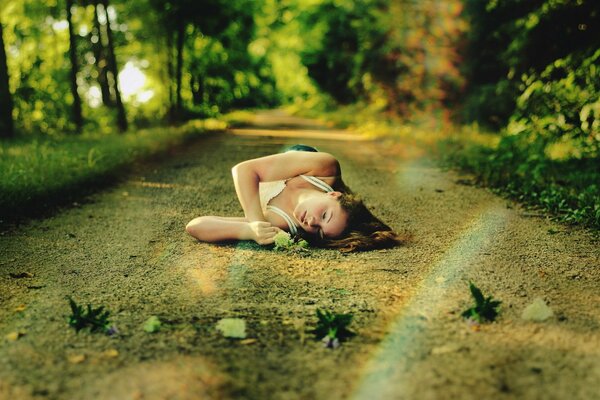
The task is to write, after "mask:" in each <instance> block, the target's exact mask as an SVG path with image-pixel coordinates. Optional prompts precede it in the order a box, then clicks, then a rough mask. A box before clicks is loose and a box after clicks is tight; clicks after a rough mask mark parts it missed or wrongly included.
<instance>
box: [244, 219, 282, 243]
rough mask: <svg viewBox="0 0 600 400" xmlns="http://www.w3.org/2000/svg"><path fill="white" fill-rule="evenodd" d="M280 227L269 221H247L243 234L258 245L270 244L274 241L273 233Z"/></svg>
mask: <svg viewBox="0 0 600 400" xmlns="http://www.w3.org/2000/svg"><path fill="white" fill-rule="evenodd" d="M280 231H281V229H279V228H277V227H276V226H273V225H271V224H270V223H269V222H264V221H254V222H248V224H247V232H246V234H245V235H244V236H245V239H247V240H254V241H255V242H256V243H258V244H260V245H265V244H271V243H273V242H274V241H275V235H277V233H278V232H280Z"/></svg>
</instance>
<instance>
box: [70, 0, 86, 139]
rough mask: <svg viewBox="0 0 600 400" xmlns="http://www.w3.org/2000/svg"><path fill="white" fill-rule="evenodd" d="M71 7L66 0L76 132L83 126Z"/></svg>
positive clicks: (71, 3)
mask: <svg viewBox="0 0 600 400" xmlns="http://www.w3.org/2000/svg"><path fill="white" fill-rule="evenodd" d="M71 7H73V0H67V22H68V24H69V59H70V60H71V74H70V79H71V95H72V96H73V111H72V112H73V122H74V123H75V126H76V127H77V133H80V132H81V128H82V127H83V115H82V114H81V98H80V97H79V93H78V92H77V72H78V71H79V66H78V64H77V43H76V41H75V34H74V33H73V22H72V18H71Z"/></svg>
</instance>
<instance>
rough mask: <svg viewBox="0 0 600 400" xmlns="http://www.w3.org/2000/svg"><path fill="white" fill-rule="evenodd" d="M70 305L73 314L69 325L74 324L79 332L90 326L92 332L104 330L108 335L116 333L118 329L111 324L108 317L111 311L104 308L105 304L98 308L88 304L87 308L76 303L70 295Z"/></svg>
mask: <svg viewBox="0 0 600 400" xmlns="http://www.w3.org/2000/svg"><path fill="white" fill-rule="evenodd" d="M68 300H69V305H70V306H71V312H72V314H71V315H70V316H69V325H70V326H72V327H73V328H74V329H75V331H76V332H77V333H79V331H80V330H82V329H85V328H89V329H90V332H103V333H106V334H107V335H114V334H115V333H117V330H116V328H115V327H114V326H111V325H110V321H109V320H108V317H109V315H110V312H109V311H105V310H104V306H100V307H98V308H94V307H92V305H91V304H88V305H87V307H86V308H84V307H83V306H80V305H78V304H77V303H75V300H73V299H72V298H71V297H68Z"/></svg>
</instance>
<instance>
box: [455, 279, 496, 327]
mask: <svg viewBox="0 0 600 400" xmlns="http://www.w3.org/2000/svg"><path fill="white" fill-rule="evenodd" d="M469 288H470V289H471V294H472V295H473V298H474V299H475V306H473V307H470V308H468V309H467V310H465V311H464V312H463V313H462V316H463V317H464V318H468V319H471V320H473V321H476V322H478V323H481V322H492V321H494V320H495V319H496V317H497V316H498V306H499V305H500V303H501V301H499V300H493V299H492V296H489V297H487V298H486V297H484V296H483V293H481V290H479V288H478V287H477V286H475V285H474V284H473V282H469Z"/></svg>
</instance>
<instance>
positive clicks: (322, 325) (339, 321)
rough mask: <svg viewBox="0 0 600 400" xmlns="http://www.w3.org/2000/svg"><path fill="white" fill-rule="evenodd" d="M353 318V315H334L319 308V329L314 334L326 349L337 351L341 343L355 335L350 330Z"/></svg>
mask: <svg viewBox="0 0 600 400" xmlns="http://www.w3.org/2000/svg"><path fill="white" fill-rule="evenodd" d="M352 317H353V315H352V314H334V313H332V312H331V311H327V310H325V311H322V310H320V309H318V308H317V318H318V321H317V327H316V328H315V329H314V330H313V331H312V333H313V334H314V335H315V336H316V338H317V339H320V340H321V341H322V342H323V343H324V345H325V347H327V348H330V349H335V348H337V347H339V345H340V342H341V341H343V340H345V339H347V338H349V337H352V336H354V335H355V333H354V332H352V331H351V330H349V329H348V325H350V322H352Z"/></svg>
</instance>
